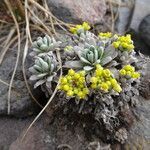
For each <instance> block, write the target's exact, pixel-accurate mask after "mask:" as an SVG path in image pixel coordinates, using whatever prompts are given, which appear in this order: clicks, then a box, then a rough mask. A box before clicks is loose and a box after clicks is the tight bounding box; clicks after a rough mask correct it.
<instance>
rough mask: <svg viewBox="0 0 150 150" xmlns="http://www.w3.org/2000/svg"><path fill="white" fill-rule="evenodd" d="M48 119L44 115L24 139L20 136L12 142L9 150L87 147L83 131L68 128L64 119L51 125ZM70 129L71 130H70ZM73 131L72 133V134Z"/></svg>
mask: <svg viewBox="0 0 150 150" xmlns="http://www.w3.org/2000/svg"><path fill="white" fill-rule="evenodd" d="M49 118H50V117H48V116H46V114H44V115H43V116H41V117H40V119H39V121H37V122H36V123H35V125H34V126H33V127H32V128H31V129H30V130H29V132H28V134H27V135H26V137H25V138H24V139H23V141H21V140H22V136H23V134H24V132H25V131H26V129H25V130H24V131H23V132H22V133H21V135H20V136H19V137H18V138H17V140H16V141H14V142H13V143H12V144H11V146H10V148H9V150H27V149H29V150H56V149H58V150H62V149H66V150H67V149H70V148H68V147H71V148H72V149H73V150H79V149H80V150H83V149H85V147H86V145H87V140H86V139H85V137H84V132H83V129H81V128H80V127H78V126H71V125H70V126H68V128H67V125H66V123H67V124H69V122H68V121H67V119H66V118H64V117H63V118H59V119H58V116H57V119H55V121H54V122H53V123H51V124H50V123H49ZM71 128H72V130H71ZM73 130H74V132H72V131H73Z"/></svg>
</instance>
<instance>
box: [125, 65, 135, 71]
mask: <svg viewBox="0 0 150 150" xmlns="http://www.w3.org/2000/svg"><path fill="white" fill-rule="evenodd" d="M123 69H124V70H126V71H131V72H134V71H135V68H134V67H133V66H131V65H126V66H124V67H123Z"/></svg>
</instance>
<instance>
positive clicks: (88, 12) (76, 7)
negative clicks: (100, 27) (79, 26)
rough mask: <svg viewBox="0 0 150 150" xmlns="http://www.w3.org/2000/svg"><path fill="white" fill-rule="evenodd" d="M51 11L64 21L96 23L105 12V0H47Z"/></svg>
mask: <svg viewBox="0 0 150 150" xmlns="http://www.w3.org/2000/svg"><path fill="white" fill-rule="evenodd" d="M47 3H48V6H49V8H50V10H51V11H52V13H53V14H54V15H55V16H56V17H58V18H59V19H60V20H63V21H64V22H69V23H70V22H71V23H78V22H83V21H87V22H89V23H90V24H96V23H99V22H101V21H102V19H103V16H104V15H105V13H106V4H105V0H92V1H91V0H86V1H83V0H82V1H81V0H71V1H70V0H61V1H60V0H48V1H47Z"/></svg>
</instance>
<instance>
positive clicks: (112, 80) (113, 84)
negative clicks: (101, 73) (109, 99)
mask: <svg viewBox="0 0 150 150" xmlns="http://www.w3.org/2000/svg"><path fill="white" fill-rule="evenodd" d="M110 82H111V85H112V86H115V85H116V84H118V83H117V80H116V79H113V78H112V79H110Z"/></svg>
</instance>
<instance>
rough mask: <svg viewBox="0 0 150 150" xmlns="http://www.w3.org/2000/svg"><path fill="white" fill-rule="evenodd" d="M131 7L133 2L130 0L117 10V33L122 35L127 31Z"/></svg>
mask: <svg viewBox="0 0 150 150" xmlns="http://www.w3.org/2000/svg"><path fill="white" fill-rule="evenodd" d="M129 6H130V7H129ZM133 7H134V5H133V2H132V1H131V0H127V1H126V3H125V4H124V5H123V6H121V7H119V8H118V20H117V31H118V33H120V34H124V33H125V32H126V31H127V29H128V26H129V23H130V20H131V15H132V11H133Z"/></svg>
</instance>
